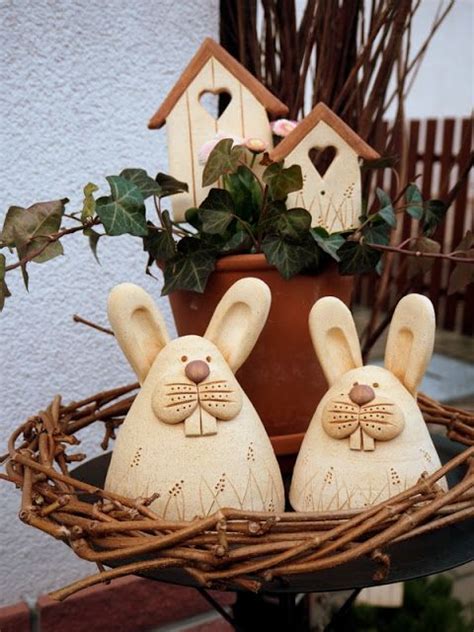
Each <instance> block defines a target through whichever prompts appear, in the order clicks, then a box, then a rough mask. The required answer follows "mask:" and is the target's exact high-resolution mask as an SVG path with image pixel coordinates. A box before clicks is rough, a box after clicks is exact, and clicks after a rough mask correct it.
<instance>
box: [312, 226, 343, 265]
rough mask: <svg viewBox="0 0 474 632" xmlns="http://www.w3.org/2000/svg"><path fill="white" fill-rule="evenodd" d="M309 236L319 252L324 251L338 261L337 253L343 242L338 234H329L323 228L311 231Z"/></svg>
mask: <svg viewBox="0 0 474 632" xmlns="http://www.w3.org/2000/svg"><path fill="white" fill-rule="evenodd" d="M311 235H312V237H313V239H314V241H315V242H316V243H317V244H318V246H319V247H320V248H321V250H324V252H326V253H327V254H328V255H330V256H331V257H332V258H333V259H335V260H336V261H339V260H340V259H339V255H338V254H337V251H338V250H339V248H340V247H341V246H342V244H343V243H344V242H345V239H344V237H343V236H342V235H341V234H340V233H332V234H329V233H328V232H327V230H326V229H325V228H322V227H317V228H312V229H311Z"/></svg>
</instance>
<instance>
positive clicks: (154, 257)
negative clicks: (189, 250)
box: [143, 229, 176, 265]
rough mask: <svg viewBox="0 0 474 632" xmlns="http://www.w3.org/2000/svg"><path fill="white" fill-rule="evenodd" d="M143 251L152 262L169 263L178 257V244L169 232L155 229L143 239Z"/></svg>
mask: <svg viewBox="0 0 474 632" xmlns="http://www.w3.org/2000/svg"><path fill="white" fill-rule="evenodd" d="M143 250H145V251H146V252H148V254H149V256H150V259H151V261H152V262H154V261H167V260H168V259H171V258H172V257H174V256H175V255H176V242H175V240H174V239H173V236H172V235H171V234H170V233H169V232H168V231H167V230H159V229H153V230H149V231H148V235H147V236H146V237H144V238H143ZM150 265H151V264H150Z"/></svg>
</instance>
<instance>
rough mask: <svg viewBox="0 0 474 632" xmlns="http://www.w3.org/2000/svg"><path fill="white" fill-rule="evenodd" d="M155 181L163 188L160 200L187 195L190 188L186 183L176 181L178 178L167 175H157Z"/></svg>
mask: <svg viewBox="0 0 474 632" xmlns="http://www.w3.org/2000/svg"><path fill="white" fill-rule="evenodd" d="M155 180H156V181H157V183H158V185H159V186H160V188H161V193H160V194H159V197H160V198H164V197H169V196H170V195H176V194H177V193H185V192H187V191H188V188H189V187H188V185H187V184H186V182H180V180H176V178H173V176H169V175H167V174H166V173H157V174H156V178H155Z"/></svg>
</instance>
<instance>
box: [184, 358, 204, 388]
mask: <svg viewBox="0 0 474 632" xmlns="http://www.w3.org/2000/svg"><path fill="white" fill-rule="evenodd" d="M184 372H185V374H186V377H187V378H189V379H190V380H191V381H192V382H194V383H195V384H199V382H202V381H203V380H205V379H206V377H207V376H208V375H209V366H208V365H207V364H206V363H205V362H203V361H202V360H193V361H192V362H189V363H188V364H187V365H186V368H185V369H184Z"/></svg>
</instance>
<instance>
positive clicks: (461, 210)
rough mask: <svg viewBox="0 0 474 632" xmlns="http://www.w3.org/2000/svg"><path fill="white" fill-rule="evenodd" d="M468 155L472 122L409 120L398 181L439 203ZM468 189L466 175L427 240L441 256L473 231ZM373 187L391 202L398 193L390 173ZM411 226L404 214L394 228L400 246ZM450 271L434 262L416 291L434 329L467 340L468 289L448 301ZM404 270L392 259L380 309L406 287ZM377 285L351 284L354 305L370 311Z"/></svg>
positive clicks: (363, 280) (472, 308)
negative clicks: (427, 303) (431, 311)
mask: <svg viewBox="0 0 474 632" xmlns="http://www.w3.org/2000/svg"><path fill="white" fill-rule="evenodd" d="M396 146H397V148H398V149H399V150H400V149H401V142H400V141H398V142H397V143H396ZM471 151H472V119H470V118H465V119H452V118H449V119H439V120H437V119H428V120H425V121H419V120H412V121H411V122H410V123H409V126H408V137H407V139H406V145H405V152H406V155H407V161H406V170H407V173H406V178H404V180H405V181H410V182H416V183H417V184H418V186H419V188H420V189H421V191H422V193H423V197H424V199H431V198H438V199H443V198H445V197H446V194H447V192H448V191H449V190H450V188H451V187H452V186H453V185H454V184H455V183H456V181H457V179H458V174H460V173H462V172H463V170H464V169H465V168H466V165H467V164H468V163H469V161H470V158H471ZM473 185H474V180H473V177H472V171H471V172H470V173H469V175H468V177H467V178H466V181H465V182H464V184H463V186H462V187H461V189H460V190H459V192H458V195H457V197H456V199H455V201H454V203H453V204H452V205H451V207H450V209H449V210H448V213H447V216H446V220H445V221H444V222H443V224H442V226H440V227H439V229H438V231H437V233H436V234H435V235H434V237H433V238H434V239H436V240H437V241H439V242H440V243H441V244H442V249H443V251H446V252H450V251H453V250H454V249H455V248H456V246H457V245H458V244H459V243H460V241H461V239H462V237H463V235H464V234H465V233H466V231H467V230H472V229H473V199H474V190H473ZM377 186H379V187H381V188H383V189H384V190H385V191H387V192H391V194H392V197H394V196H395V194H396V192H397V190H398V183H397V176H396V175H395V174H394V173H393V171H392V170H390V169H385V170H381V171H379V172H378V175H377ZM416 223H417V222H416V221H415V220H412V219H411V218H410V217H409V216H408V215H407V214H405V215H404V217H403V221H402V222H400V224H401V225H400V226H399V227H398V230H399V238H400V240H404V239H407V238H408V237H410V235H413V234H415V232H414V231H415V230H416ZM400 266H403V268H400ZM453 267H454V264H453V263H452V262H449V261H444V260H436V261H435V264H434V266H433V268H432V269H431V271H430V272H429V273H427V275H425V278H424V280H423V282H422V284H421V285H419V286H417V288H416V289H417V290H420V291H422V292H423V293H424V294H426V295H427V296H429V297H430V299H431V300H432V301H433V304H434V306H435V310H436V314H437V320H438V326H439V327H442V328H444V329H448V330H456V331H459V332H462V333H464V334H472V333H473V332H474V284H471V285H470V286H468V287H467V288H465V290H464V291H462V292H457V293H454V294H451V295H448V293H447V288H448V279H449V275H450V272H451V271H452V269H453ZM405 269H406V265H403V263H402V260H401V258H400V257H398V256H396V257H395V260H394V265H393V271H392V278H394V277H397V281H396V282H395V279H394V282H393V283H391V284H390V286H391V295H390V296H389V297H388V299H387V305H386V306H385V307H387V306H388V304H389V303H390V302H391V301H393V300H395V298H396V295H397V293H399V292H400V290H402V288H404V287H405V286H406V284H407V281H408V278H407V275H406V272H405V271H404V270H405ZM399 272H400V273H399ZM378 285H379V284H378V279H377V277H376V276H375V275H365V276H363V277H360V278H359V279H358V281H357V284H356V293H355V302H356V303H359V304H363V305H372V304H373V301H374V298H375V296H376V293H377V291H378Z"/></svg>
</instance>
